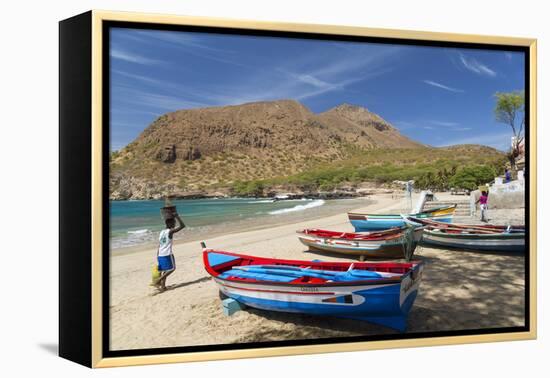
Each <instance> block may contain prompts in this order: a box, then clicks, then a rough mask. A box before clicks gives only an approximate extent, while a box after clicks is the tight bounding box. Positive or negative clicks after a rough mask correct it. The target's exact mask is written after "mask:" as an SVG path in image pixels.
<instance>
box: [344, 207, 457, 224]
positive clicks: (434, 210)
mask: <svg viewBox="0 0 550 378" xmlns="http://www.w3.org/2000/svg"><path fill="white" fill-rule="evenodd" d="M456 207H457V204H454V205H448V206H442V207H436V208H433V209H429V210H425V211H421V212H419V213H413V214H407V215H408V216H409V217H415V215H428V214H433V213H436V212H440V211H449V213H454V211H455V210H456ZM451 210H452V212H451ZM446 215H449V214H440V216H446ZM351 216H357V217H367V218H373V217H375V218H378V219H394V218H399V219H403V216H402V215H401V214H371V213H354V212H348V218H349V219H350V220H351ZM354 220H356V219H354Z"/></svg>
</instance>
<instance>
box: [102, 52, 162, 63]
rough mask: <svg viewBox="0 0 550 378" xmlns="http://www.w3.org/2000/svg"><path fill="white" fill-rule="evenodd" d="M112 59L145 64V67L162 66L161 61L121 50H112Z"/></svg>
mask: <svg viewBox="0 0 550 378" xmlns="http://www.w3.org/2000/svg"><path fill="white" fill-rule="evenodd" d="M109 55H110V56H111V58H114V59H119V60H124V61H126V62H130V63H137V64H144V65H153V64H161V63H162V62H161V61H160V60H156V59H150V58H146V57H144V56H141V55H139V54H135V53H131V52H128V51H124V50H121V49H116V48H111V51H110V54H109Z"/></svg>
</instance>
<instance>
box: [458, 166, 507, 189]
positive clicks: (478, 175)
mask: <svg viewBox="0 0 550 378" xmlns="http://www.w3.org/2000/svg"><path fill="white" fill-rule="evenodd" d="M495 176H496V170H495V168H493V167H491V166H487V165H474V166H470V167H464V168H463V169H461V170H460V171H458V172H457V173H456V174H455V175H454V176H453V177H451V178H450V180H449V183H450V184H451V186H453V187H455V188H457V189H459V188H460V189H468V190H474V189H476V188H477V187H478V186H479V185H483V184H486V183H489V182H491V181H493V179H494V178H495Z"/></svg>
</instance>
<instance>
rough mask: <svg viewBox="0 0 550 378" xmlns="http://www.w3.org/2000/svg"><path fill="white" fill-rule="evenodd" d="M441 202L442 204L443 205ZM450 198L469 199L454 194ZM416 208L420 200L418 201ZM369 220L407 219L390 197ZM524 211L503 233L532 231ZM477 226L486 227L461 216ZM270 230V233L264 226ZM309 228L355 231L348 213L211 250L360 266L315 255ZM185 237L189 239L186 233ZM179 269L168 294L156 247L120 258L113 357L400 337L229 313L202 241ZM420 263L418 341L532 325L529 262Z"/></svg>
mask: <svg viewBox="0 0 550 378" xmlns="http://www.w3.org/2000/svg"><path fill="white" fill-rule="evenodd" d="M440 196H441V197H440ZM438 197H440V199H443V200H451V199H459V200H464V199H466V198H465V197H457V196H450V195H447V197H445V195H444V194H441V195H439V194H438ZM413 201H414V198H413ZM365 205H366V206H364V207H362V208H359V209H357V210H356V211H359V212H380V213H383V212H388V211H392V212H396V211H402V210H403V209H404V208H405V206H404V202H403V201H400V200H395V199H392V196H391V195H389V194H387V195H384V194H380V195H376V196H371V197H369V198H368V200H366V201H365ZM523 211H524V210H523V209H514V210H492V211H490V212H489V217H490V218H491V222H492V223H495V224H507V223H509V222H513V223H516V224H517V223H524V219H523ZM455 219H456V222H459V223H460V222H462V223H466V222H468V223H474V222H475V223H477V222H478V219H477V218H470V217H455ZM258 227H261V225H258ZM308 227H316V228H325V229H334V230H342V231H353V228H352V226H351V224H350V223H349V222H348V219H347V215H346V214H345V213H343V214H338V215H334V216H328V217H324V218H321V219H316V220H308V221H304V222H299V223H294V224H287V225H280V226H276V227H269V228H268V229H263V230H262V229H254V230H251V231H245V232H237V233H232V234H229V235H224V236H217V237H214V238H212V239H206V240H205V242H206V244H207V246H208V247H209V248H215V249H222V250H227V251H233V252H241V253H245V254H250V255H258V256H268V257H276V258H289V259H303V260H313V259H316V258H317V259H322V260H325V261H354V260H352V259H349V258H346V257H341V256H336V255H326V254H323V255H321V254H317V253H311V252H306V248H305V247H304V246H303V245H302V244H301V243H300V242H299V241H298V238H297V237H296V230H298V229H302V228H308ZM183 232H185V230H184V231H183ZM174 255H175V258H176V264H177V269H176V271H175V272H174V273H173V274H172V275H171V276H170V277H169V278H168V282H167V284H168V290H167V291H166V292H164V293H161V294H157V293H156V291H155V290H154V289H153V288H152V287H150V286H149V283H150V279H151V267H152V265H153V264H154V263H155V257H156V246H152V245H146V246H138V247H132V248H129V249H126V250H122V251H117V252H115V253H113V254H112V256H111V271H110V282H111V297H110V314H111V330H110V333H111V343H110V349H111V350H123V349H136V348H140V349H141V348H162V347H174V346H191V345H207V344H231V343H242V342H261V341H274V340H293V339H294V340H296V339H321V338H326V337H340V336H357V335H380V334H390V333H396V331H393V330H391V329H389V328H385V327H382V326H377V325H374V324H371V323H367V322H360V321H354V320H344V319H338V318H332V317H314V316H307V315H300V314H285V313H275V312H268V311H260V310H255V309H251V308H248V309H246V310H245V311H239V312H237V313H236V314H234V315H232V316H230V317H228V316H225V315H224V314H223V311H222V308H221V301H220V299H219V296H218V288H217V286H216V284H215V283H214V281H213V280H212V279H211V278H210V276H209V275H208V274H207V273H206V271H205V270H204V267H203V262H202V253H201V247H200V244H199V242H198V241H194V242H178V243H175V244H174ZM415 259H418V260H422V261H424V263H425V264H426V266H425V270H424V276H423V281H422V284H421V286H420V291H419V294H418V297H417V299H416V302H415V304H414V306H413V308H412V310H411V313H410V315H409V321H408V330H407V332H408V333H414V332H424V331H448V330H466V329H480V328H490V327H510V326H522V325H523V324H524V291H525V274H524V273H525V270H524V256H523V255H517V254H489V253H478V252H465V251H447V250H442V249H432V248H427V247H418V248H417V250H416V252H415Z"/></svg>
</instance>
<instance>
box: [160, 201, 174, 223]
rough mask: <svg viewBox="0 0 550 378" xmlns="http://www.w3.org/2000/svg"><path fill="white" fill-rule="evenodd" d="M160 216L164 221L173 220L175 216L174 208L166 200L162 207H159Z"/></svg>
mask: <svg viewBox="0 0 550 378" xmlns="http://www.w3.org/2000/svg"><path fill="white" fill-rule="evenodd" d="M160 215H161V216H162V219H164V220H165V221H166V220H168V219H174V218H175V216H176V206H175V205H173V204H172V202H170V200H169V199H168V198H167V199H166V200H165V201H164V207H161V209H160Z"/></svg>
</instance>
